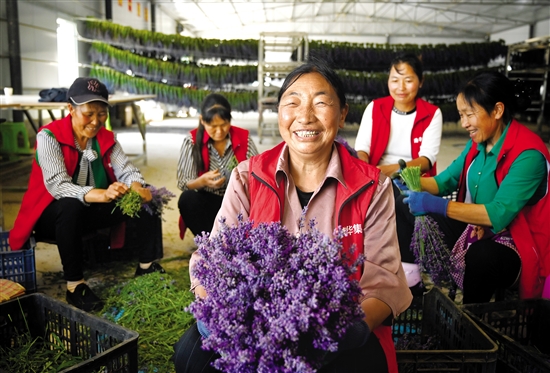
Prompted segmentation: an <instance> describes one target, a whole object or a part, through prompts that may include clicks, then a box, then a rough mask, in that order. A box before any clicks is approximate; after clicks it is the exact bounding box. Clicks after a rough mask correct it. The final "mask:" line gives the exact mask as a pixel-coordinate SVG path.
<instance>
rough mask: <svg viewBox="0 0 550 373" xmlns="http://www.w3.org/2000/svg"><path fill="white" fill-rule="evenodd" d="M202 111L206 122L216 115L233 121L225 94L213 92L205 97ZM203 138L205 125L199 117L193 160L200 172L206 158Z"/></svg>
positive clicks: (203, 119)
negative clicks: (204, 157) (203, 153)
mask: <svg viewBox="0 0 550 373" xmlns="http://www.w3.org/2000/svg"><path fill="white" fill-rule="evenodd" d="M200 113H201V116H202V121H203V122H206V123H210V122H212V120H213V119H214V117H215V116H216V115H217V116H219V117H220V118H221V119H223V120H225V121H227V122H231V105H230V104H229V101H227V99H226V98H225V97H224V96H222V95H220V94H218V93H211V94H209V95H208V96H206V97H205V98H204V101H203V102H202V105H201V111H200ZM203 138H204V126H203V124H202V123H201V120H200V119H199V125H198V127H197V138H196V139H195V144H194V145H193V161H194V162H195V166H196V167H197V171H199V172H200V171H201V170H203V169H204V160H203V159H202V140H203ZM206 171H208V170H206Z"/></svg>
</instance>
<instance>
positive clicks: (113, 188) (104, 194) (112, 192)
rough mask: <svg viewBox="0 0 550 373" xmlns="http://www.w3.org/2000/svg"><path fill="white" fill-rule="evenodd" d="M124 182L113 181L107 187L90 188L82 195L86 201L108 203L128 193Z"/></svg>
mask: <svg viewBox="0 0 550 373" xmlns="http://www.w3.org/2000/svg"><path fill="white" fill-rule="evenodd" d="M129 190H130V188H128V187H127V186H126V184H124V183H121V182H119V181H115V182H114V183H112V184H111V185H109V187H108V188H107V189H97V188H96V189H92V190H90V191H89V192H88V193H86V195H85V196H84V201H85V202H87V203H110V202H112V201H114V200H117V199H119V198H121V197H122V196H123V195H125V194H126V193H128V191H129Z"/></svg>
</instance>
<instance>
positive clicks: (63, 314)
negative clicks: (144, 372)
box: [0, 293, 139, 373]
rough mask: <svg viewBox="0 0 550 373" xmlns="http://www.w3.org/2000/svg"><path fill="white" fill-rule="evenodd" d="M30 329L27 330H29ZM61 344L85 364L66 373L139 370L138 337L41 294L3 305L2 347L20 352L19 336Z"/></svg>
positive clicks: (0, 318)
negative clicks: (17, 344) (28, 336)
mask: <svg viewBox="0 0 550 373" xmlns="http://www.w3.org/2000/svg"><path fill="white" fill-rule="evenodd" d="M27 325H28V329H27ZM26 332H30V334H31V336H32V337H33V338H36V337H43V338H45V339H47V340H50V341H56V342H57V343H59V342H58V341H57V339H59V341H61V343H62V344H63V346H64V347H65V349H66V350H67V352H68V353H70V354H71V355H73V356H80V357H81V358H82V359H83V361H82V362H80V363H78V364H76V365H73V366H72V367H70V368H67V369H65V370H63V371H62V372H63V373H67V372H78V373H91V372H109V373H114V372H121V373H135V372H137V371H138V369H137V361H138V360H137V343H138V337H139V335H138V333H137V332H134V331H131V330H128V329H126V328H123V327H121V326H119V325H116V324H113V323H111V322H110V321H107V320H105V319H101V318H99V317H97V316H94V315H91V314H89V313H86V312H84V311H81V310H79V309H78V308H75V307H73V306H69V305H68V304H65V303H62V302H60V301H58V300H56V299H53V298H50V297H48V296H46V295H44V294H41V293H34V294H30V295H25V296H23V297H20V298H17V299H14V300H11V301H8V302H4V303H0V344H1V345H2V347H4V348H17V347H18V346H16V345H15V346H14V344H16V341H17V338H16V336H17V334H18V333H19V334H21V333H26Z"/></svg>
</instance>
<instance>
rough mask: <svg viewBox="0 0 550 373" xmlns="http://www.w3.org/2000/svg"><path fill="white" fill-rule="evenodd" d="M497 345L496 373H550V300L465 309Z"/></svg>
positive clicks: (464, 307)
mask: <svg viewBox="0 0 550 373" xmlns="http://www.w3.org/2000/svg"><path fill="white" fill-rule="evenodd" d="M462 308H463V309H464V310H465V312H466V313H467V314H468V315H470V316H471V317H472V319H473V320H474V321H475V322H477V323H478V324H479V325H480V326H481V327H482V329H483V330H484V331H485V332H486V333H487V335H489V337H490V338H491V339H492V340H494V341H495V342H496V343H497V345H498V347H499V348H498V365H497V372H499V373H500V372H503V373H512V372H522V373H524V372H527V373H548V372H550V337H549V336H550V300H546V299H528V300H513V301H504V302H493V303H477V304H468V305H464V306H462Z"/></svg>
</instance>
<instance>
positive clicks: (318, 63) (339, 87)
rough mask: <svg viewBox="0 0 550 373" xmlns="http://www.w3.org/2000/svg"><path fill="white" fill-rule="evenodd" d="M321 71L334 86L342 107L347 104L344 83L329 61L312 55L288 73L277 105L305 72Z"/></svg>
mask: <svg viewBox="0 0 550 373" xmlns="http://www.w3.org/2000/svg"><path fill="white" fill-rule="evenodd" d="M313 72H315V73H319V74H320V75H321V76H322V77H323V78H325V79H326V81H327V82H328V83H329V84H330V85H331V86H332V88H334V91H335V92H336V96H338V100H340V108H343V107H344V106H346V93H345V90H344V83H343V82H342V79H340V77H339V76H338V74H336V72H335V71H334V70H333V69H332V68H331V67H330V66H329V65H328V63H327V62H326V61H324V60H321V59H319V58H316V57H315V58H314V57H310V58H308V60H307V61H306V63H304V64H303V65H300V66H298V67H297V68H295V69H294V70H292V72H291V73H290V74H288V75H287V77H286V78H285V81H284V83H283V85H282V86H281V89H280V90H279V96H278V97H277V105H278V104H279V103H280V102H281V97H283V94H284V93H285V92H286V91H287V90H288V88H290V86H291V85H292V84H294V82H295V81H296V80H298V79H300V77H301V76H302V75H304V74H309V73H313Z"/></svg>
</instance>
